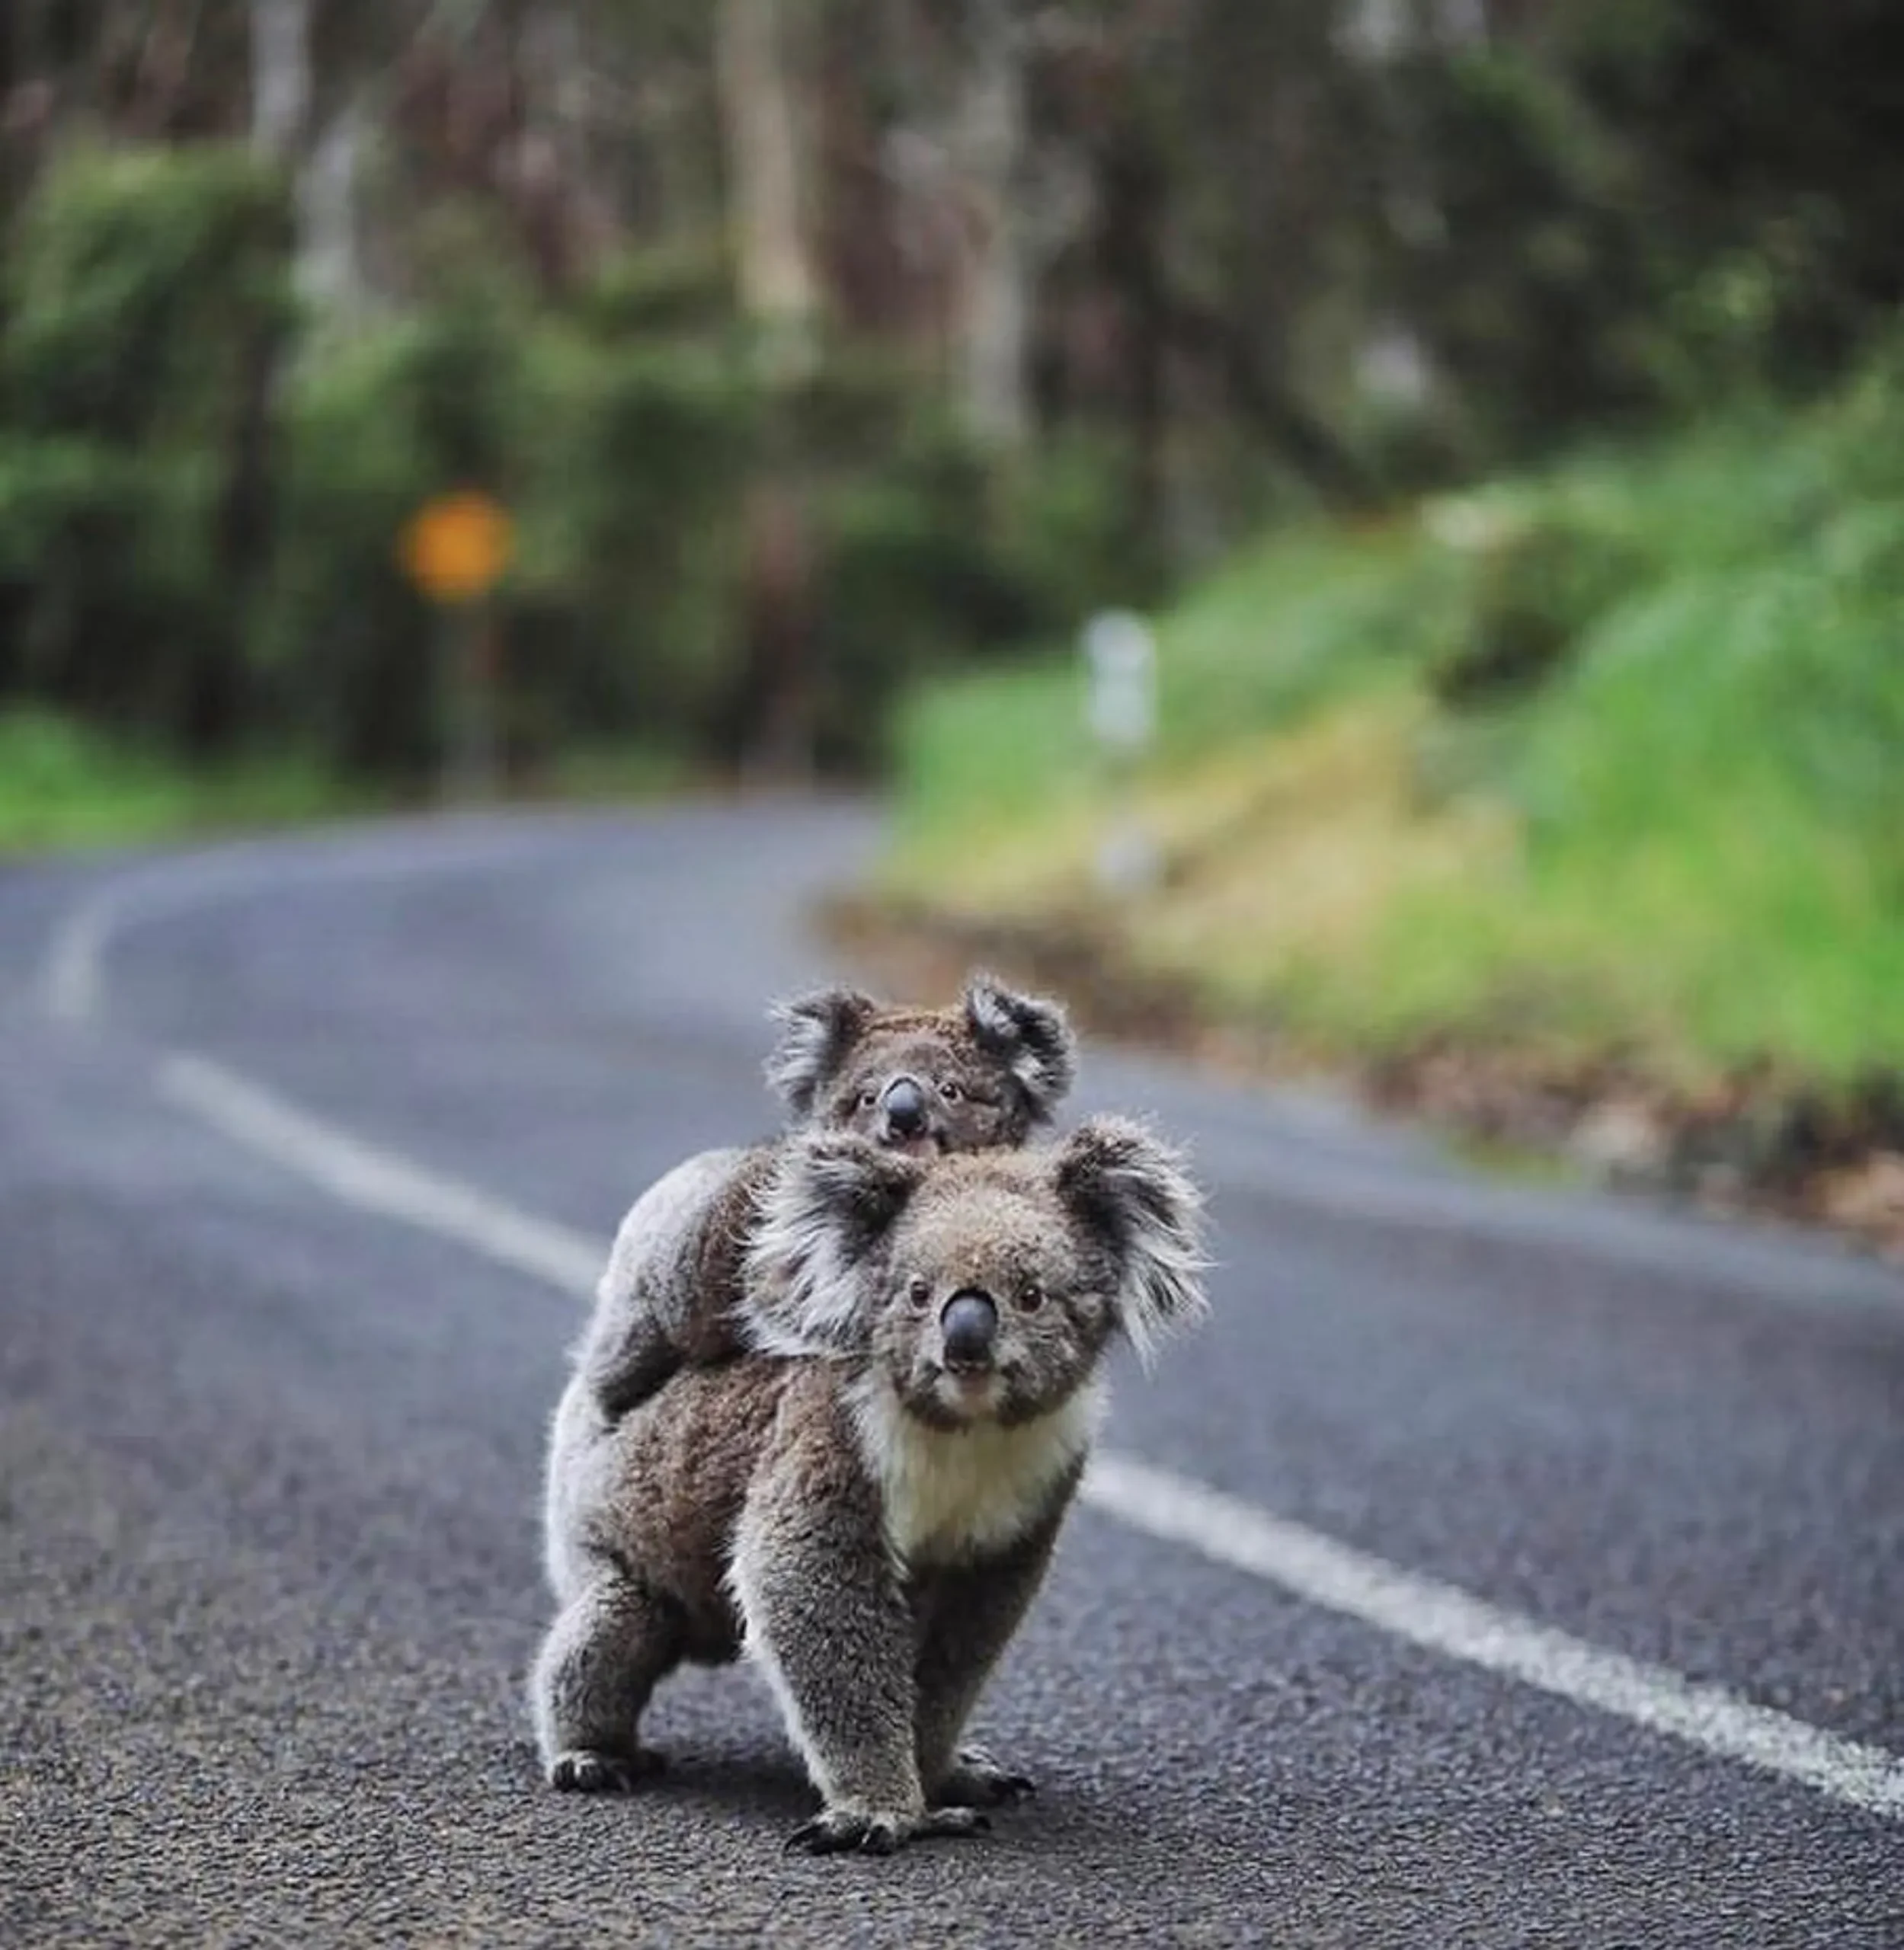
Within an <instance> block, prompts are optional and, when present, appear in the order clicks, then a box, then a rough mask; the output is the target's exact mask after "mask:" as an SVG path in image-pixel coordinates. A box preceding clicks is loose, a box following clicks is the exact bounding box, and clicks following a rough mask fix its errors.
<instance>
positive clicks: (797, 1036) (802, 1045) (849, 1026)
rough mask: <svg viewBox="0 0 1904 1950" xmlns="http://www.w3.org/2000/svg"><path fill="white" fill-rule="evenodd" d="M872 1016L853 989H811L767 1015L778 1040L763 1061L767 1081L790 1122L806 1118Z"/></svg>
mask: <svg viewBox="0 0 1904 1950" xmlns="http://www.w3.org/2000/svg"><path fill="white" fill-rule="evenodd" d="M878 1011H879V1005H878V1003H877V1002H875V1001H874V1000H873V999H872V996H862V994H861V993H859V990H858V989H815V990H814V992H813V993H811V995H805V996H794V997H793V998H792V999H791V1000H790V1001H787V1002H776V1003H775V1004H774V1005H773V1009H771V1010H770V1011H769V1014H770V1015H771V1016H772V1018H773V1020H774V1021H776V1022H777V1023H778V1024H779V1025H780V1040H779V1042H778V1043H777V1044H775V1045H774V1049H773V1054H772V1055H771V1056H770V1057H768V1058H767V1060H766V1073H767V1082H768V1083H769V1084H770V1085H771V1086H772V1087H773V1089H774V1090H775V1091H776V1092H778V1093H779V1096H780V1097H781V1098H782V1101H784V1102H785V1103H786V1107H787V1108H788V1109H789V1110H790V1111H792V1113H793V1114H794V1115H795V1117H802V1118H804V1117H808V1116H809V1115H810V1114H811V1112H812V1110H813V1104H814V1098H816V1097H817V1096H818V1095H819V1093H820V1092H821V1088H823V1087H824V1085H825V1084H826V1082H827V1079H828V1078H830V1077H831V1076H834V1074H836V1073H837V1071H838V1069H839V1068H840V1065H841V1064H842V1063H844V1062H845V1061H846V1053H847V1051H848V1050H850V1049H851V1048H852V1047H853V1044H856V1042H858V1041H859V1038H860V1037H862V1035H864V1034H866V1025H867V1024H868V1023H869V1022H870V1021H872V1018H873V1017H874V1016H875V1015H877V1014H878Z"/></svg>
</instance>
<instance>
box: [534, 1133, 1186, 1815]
mask: <svg viewBox="0 0 1904 1950" xmlns="http://www.w3.org/2000/svg"><path fill="white" fill-rule="evenodd" d="M1199 1221H1200V1200H1199V1198H1198V1194H1197V1192H1196V1190H1195V1188H1194V1187H1193V1185H1192V1184H1191V1182H1190V1181H1189V1178H1187V1177H1186V1175H1185V1173H1184V1171H1183V1169H1182V1165H1181V1164H1180V1162H1179V1160H1178V1159H1177V1158H1176V1156H1175V1154H1174V1153H1173V1152H1171V1151H1170V1150H1169V1149H1166V1147H1165V1146H1163V1145H1162V1144H1160V1143H1159V1142H1157V1140H1155V1139H1154V1138H1153V1137H1151V1136H1150V1135H1149V1134H1148V1133H1146V1132H1145V1131H1144V1130H1143V1129H1141V1127H1138V1126H1137V1125H1135V1124H1130V1123H1128V1122H1125V1121H1124V1120H1120V1119H1116V1118H1109V1117H1106V1118H1099V1119H1096V1120H1093V1121H1090V1122H1088V1123H1086V1124H1083V1126H1081V1127H1080V1128H1079V1129H1078V1130H1077V1132H1076V1133H1074V1134H1073V1135H1072V1136H1070V1138H1068V1139H1067V1140H1065V1141H1064V1143H1061V1144H1058V1145H1054V1146H1051V1147H1049V1148H1048V1149H1037V1150H1029V1151H1019V1152H1012V1151H992V1152H971V1153H967V1154H963V1155H956V1154H955V1155H951V1156H946V1157H943V1158H939V1159H924V1158H920V1157H915V1156H907V1155H906V1154H904V1153H895V1152H891V1151H888V1150H885V1149H882V1148H880V1147H879V1146H876V1145H874V1144H872V1143H868V1142H867V1141H866V1140H864V1139H862V1138H859V1137H857V1136H852V1135H845V1134H834V1135H824V1134H823V1135H815V1136H811V1137H808V1138H807V1139H805V1140H801V1141H799V1142H798V1143H795V1144H792V1145H790V1146H787V1147H786V1149H784V1150H783V1151H782V1152H781V1153H780V1154H779V1156H778V1157H777V1158H776V1161H775V1168H774V1171H773V1175H772V1178H771V1180H770V1182H769V1184H767V1186H766V1188H765V1190H764V1191H763V1195H762V1198H761V1201H760V1219H759V1223H758V1226H757V1229H756V1231H755V1232H754V1237H753V1239H752V1241H751V1242H750V1245H749V1247H748V1250H747V1297H746V1301H745V1304H744V1308H743V1309H742V1312H741V1324H742V1326H743V1328H744V1331H745V1332H746V1333H747V1335H748V1337H749V1338H750V1340H751V1341H753V1343H754V1345H755V1346H756V1347H757V1348H758V1349H760V1353H758V1354H749V1355H744V1356H742V1357H740V1358H738V1359H737V1360H731V1361H728V1362H727V1363H724V1364H722V1365H720V1366H717V1367H688V1368H685V1369H683V1370H681V1371H680V1372H679V1373H677V1374H676V1375H675V1376H674V1377H673V1379H670V1381H669V1382H668V1383H667V1385H666V1386H664V1388H663V1389H661V1391H660V1392H659V1393H658V1394H657V1395H654V1397H653V1398H652V1399H650V1400H649V1401H648V1402H644V1403H643V1404H642V1405H640V1406H638V1407H637V1408H634V1409H632V1410H631V1411H629V1413H628V1414H627V1415H625V1416H624V1417H623V1418H622V1419H621V1420H620V1421H619V1422H618V1423H616V1424H606V1423H604V1422H603V1420H602V1419H601V1418H600V1416H599V1415H597V1414H596V1413H595V1412H594V1409H593V1408H592V1405H591V1404H590V1402H589V1400H588V1399H587V1396H586V1395H584V1394H583V1393H581V1392H578V1391H577V1390H575V1389H573V1388H571V1389H570V1391H569V1392H568V1393H567V1394H566V1395H565V1396H564V1398H563V1400H562V1406H561V1408H559V1409H558V1411H557V1415H556V1419H555V1430H554V1434H553V1437H552V1444H551V1449H550V1454H549V1477H548V1507H547V1525H548V1530H547V1542H548V1561H549V1578H550V1581H551V1583H552V1585H553V1587H554V1590H555V1597H556V1599H557V1601H558V1606H559V1610H558V1613H557V1616H556V1618H555V1622H554V1624H553V1626H552V1627H551V1629H550V1630H549V1635H548V1637H547V1639H546V1642H545V1643H544V1645H543V1646H542V1651H541V1653H540V1655H539V1658H537V1660H536V1666H535V1670H534V1673H533V1678H532V1680H531V1683H530V1696H531V1704H532V1707H533V1713H534V1717H535V1722H536V1734H537V1737H538V1740H539V1744H540V1748H541V1752H542V1762H543V1766H544V1767H545V1769H546V1773H547V1776H548V1779H549V1781H550V1782H551V1783H552V1785H555V1786H556V1787H558V1788H564V1789H626V1788H629V1787H630V1786H632V1785H634V1783H635V1782H636V1781H637V1780H638V1779H640V1777H641V1776H642V1775H643V1774H645V1773H647V1772H648V1771H649V1770H650V1769H651V1768H652V1767H653V1766H655V1765H656V1764H657V1763H656V1760H655V1757H654V1756H653V1755H651V1754H650V1753H648V1752H647V1751H645V1750H644V1749H643V1748H642V1746H641V1745H640V1743H639V1740H638V1726H639V1722H640V1719H641V1715H642V1711H643V1709H645V1706H646V1705H647V1702H648V1696H649V1695H650V1693H651V1691H652V1690H653V1689H654V1685H655V1683H656V1682H657V1681H658V1680H660V1679H661V1677H663V1676H664V1674H665V1673H667V1672H669V1671H670V1670H672V1669H673V1668H674V1667H675V1666H676V1665H677V1664H679V1663H680V1661H683V1660H690V1661H697V1662H701V1663H706V1664H718V1663H721V1662H723V1661H728V1660H731V1659H733V1658H736V1657H737V1656H738V1654H739V1653H740V1652H741V1649H742V1648H743V1646H744V1647H745V1648H746V1649H747V1651H748V1652H749V1653H750V1655H751V1656H752V1657H753V1658H754V1659H755V1660H757V1661H758V1663H759V1664H760V1666H761V1667H762V1668H763V1670H764V1671H765V1673H766V1676H767V1678H768V1679H769V1680H770V1683H772V1686H773V1690H774V1693H775V1694H776V1696H777V1698H778V1699H779V1704H780V1706H781V1709H782V1713H783V1715H784V1716H785V1718H786V1725H787V1730H788V1731H789V1734H790V1735H791V1736H792V1739H793V1741H794V1744H795V1746H796V1747H798V1749H799V1750H800V1753H801V1756H802V1759H803V1760H805V1763H806V1767H807V1771H808V1775H809V1776H810V1777H811V1780H812V1782H813V1783H814V1786H815V1788H817V1789H818V1791H819V1792H820V1795H821V1798H822V1801H823V1804H824V1805H823V1806H822V1808H821V1811H820V1812H819V1814H818V1815H817V1816H816V1817H814V1819H813V1820H812V1821H809V1822H808V1823H807V1824H805V1826H804V1827H802V1828H800V1829H799V1830H798V1831H797V1832H796V1833H795V1835H794V1837H792V1840H793V1841H794V1842H795V1843H798V1844H800V1845H801V1846H805V1847H806V1848H808V1849H812V1850H814V1851H815V1852H816V1853H824V1852H827V1851H830V1850H834V1849H849V1848H862V1849H869V1850H872V1851H873V1852H875V1853H889V1852H890V1851H891V1850H892V1849H894V1848H896V1847H898V1846H899V1845H900V1844H901V1843H903V1842H905V1841H908V1840H913V1839H914V1838H916V1837H921V1836H926V1835H939V1834H966V1833H971V1832H972V1830H974V1829H976V1828H978V1827H983V1826H984V1825H985V1824H984V1817H983V1816H982V1815H981V1814H979V1813H978V1810H979V1809H980V1808H983V1807H985V1806H987V1805H994V1804H996V1803H997V1802H1000V1801H1007V1800H1010V1799H1012V1798H1015V1797H1016V1795H1019V1794H1020V1793H1022V1792H1026V1790H1028V1789H1029V1785H1030V1783H1029V1782H1028V1781H1026V1779H1024V1778H1023V1777H1022V1776H1019V1775H1017V1774H1014V1773H1011V1772H1010V1771H1008V1770H1007V1769H1004V1768H1003V1767H1000V1766H998V1765H997V1763H995V1762H994V1761H993V1760H990V1758H989V1757H987V1756H986V1755H985V1754H984V1753H982V1752H981V1751H980V1750H977V1749H973V1748H964V1749H962V1747H961V1746H960V1744H959V1737H960V1734H961V1732H962V1729H963V1728H964V1726H965V1721H966V1718H967V1716H968V1715H969V1713H970V1712H971V1709H972V1706H973V1705H974V1702H975V1701H976V1700H977V1699H978V1694H979V1691H980V1689H981V1687H982V1686H984V1683H985V1680H986V1678H987V1675H988V1674H989V1673H990V1671H991V1669H992V1667H993V1665H994V1663H995V1662H996V1661H997V1658H998V1657H999V1655H1000V1653H1001V1652H1002V1651H1003V1649H1004V1647H1005V1645H1006V1642H1007V1641H1008V1640H1009V1639H1010V1637H1011V1635H1012V1633H1013V1631H1014V1630H1015V1629H1016V1627H1017V1625H1018V1622H1019V1619H1020V1618H1021V1617H1022V1616H1023V1613H1024V1611H1025V1609H1026V1606H1027V1605H1028V1604H1029V1603H1030V1601H1031V1599H1032V1595H1033V1594H1034V1593H1035V1591H1036V1590H1037V1588H1038V1584H1039V1581H1040V1580H1041V1579H1042V1577H1043V1575H1044V1572H1045V1566H1046V1564H1047V1563H1048V1560H1049V1558H1050V1556H1051V1547H1052V1545H1053V1543H1054V1541H1055V1539H1056V1537H1057V1535H1058V1528H1059V1526H1060V1524H1061V1523H1062V1521H1063V1519H1064V1513H1065V1510H1066V1509H1067V1507H1068V1506H1069V1504H1070V1500H1071V1497H1072V1494H1073V1492H1074V1491H1075V1490H1076V1488H1077V1482H1078V1478H1079V1477H1080V1474H1081V1473H1082V1471H1083V1466H1084V1460H1085V1456H1086V1452H1087V1451H1088V1450H1089V1448H1090V1443H1091V1441H1092V1439H1093V1434H1094V1433H1095V1431H1096V1425H1097V1422H1098V1419H1099V1414H1100V1411H1101V1409H1102V1405H1103V1394H1104V1383H1103V1377H1102V1358H1103V1356H1104V1354H1105V1351H1106V1348H1107V1347H1109V1344H1111V1342H1112V1340H1113V1338H1115V1336H1117V1335H1119V1334H1120V1333H1121V1334H1123V1335H1126V1336H1128V1338H1130V1339H1131V1341H1134V1343H1135V1344H1136V1345H1137V1346H1138V1349H1139V1351H1141V1352H1144V1353H1147V1352H1148V1351H1150V1348H1151V1347H1153V1346H1154V1344H1156V1343H1157V1341H1158V1340H1159V1339H1160V1337H1161V1336H1162V1335H1163V1333H1164V1332H1165V1331H1166V1330H1167V1329H1169V1328H1172V1327H1173V1326H1175V1325H1178V1324H1179V1323H1181V1322H1185V1321H1186V1320H1188V1319H1191V1318H1192V1317H1193V1316H1195V1315H1197V1314H1198V1313H1199V1312H1201V1311H1202V1308H1203V1306H1204V1296H1203V1292H1202V1285H1201V1281H1200V1274H1201V1271H1202V1265H1203V1260H1202V1253H1201V1251H1200V1247H1199V1240H1198V1233H1199Z"/></svg>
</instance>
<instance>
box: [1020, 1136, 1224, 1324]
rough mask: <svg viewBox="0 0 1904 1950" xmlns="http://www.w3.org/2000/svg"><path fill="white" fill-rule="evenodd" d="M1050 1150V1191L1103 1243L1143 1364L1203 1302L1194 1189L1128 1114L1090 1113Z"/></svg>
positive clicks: (1177, 1163)
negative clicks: (1052, 1179)
mask: <svg viewBox="0 0 1904 1950" xmlns="http://www.w3.org/2000/svg"><path fill="white" fill-rule="evenodd" d="M1053 1155H1054V1159H1055V1161H1056V1163H1055V1169H1056V1172H1057V1184H1058V1196H1059V1197H1060V1198H1061V1199H1062V1200H1064V1204H1066V1206H1067V1207H1069V1208H1070V1211H1071V1212H1072V1213H1073V1214H1074V1216H1076V1217H1077V1220H1079V1221H1080V1223H1082V1224H1083V1226H1085V1228H1086V1229H1087V1230H1088V1231H1089V1232H1092V1233H1093V1234H1094V1235H1095V1236H1096V1237H1097V1239H1099V1241H1101V1242H1102V1244H1103V1245H1104V1246H1105V1247H1106V1248H1107V1250H1108V1251H1109V1254H1110V1255H1111V1259H1112V1264H1114V1265H1115V1267H1116V1268H1117V1272H1118V1285H1117V1290H1116V1293H1115V1296H1114V1300H1113V1304H1114V1306H1115V1309H1116V1312H1117V1316H1118V1325H1120V1326H1122V1328H1123V1329H1124V1331H1125V1333H1127V1334H1128V1335H1129V1336H1130V1337H1131V1344H1132V1345H1133V1346H1134V1347H1135V1348H1136V1349H1137V1351H1138V1357H1139V1358H1140V1359H1141V1360H1144V1362H1145V1363H1148V1362H1149V1360H1150V1357H1151V1356H1152V1355H1153V1354H1154V1353H1155V1352H1156V1351H1157V1346H1158V1344H1159V1343H1160V1341H1162V1340H1163V1338H1164V1337H1165V1335H1167V1334H1169V1333H1170V1331H1172V1330H1173V1328H1178V1327H1182V1326H1186V1325H1189V1323H1190V1322H1192V1321H1194V1320H1195V1319H1198V1318H1199V1317H1200V1316H1201V1315H1202V1313H1203V1312H1204V1311H1205V1308H1206V1307H1207V1306H1208V1304H1209V1303H1208V1299H1207V1298H1206V1297H1205V1293H1204V1290H1203V1281H1202V1277H1201V1276H1202V1273H1203V1271H1204V1269H1205V1267H1206V1266H1208V1264H1209V1261H1208V1259H1207V1258H1205V1255H1204V1252H1203V1242H1202V1218H1203V1197H1202V1194H1201V1193H1200V1192H1199V1191H1198V1190H1197V1188H1196V1187H1195V1185H1194V1184H1192V1182H1191V1181H1190V1178H1189V1174H1188V1173H1187V1172H1186V1171H1185V1170H1184V1168H1183V1161H1182V1158H1181V1156H1179V1154H1178V1153H1177V1152H1175V1151H1173V1150H1172V1149H1170V1146H1167V1145H1166V1144H1164V1143H1161V1142H1160V1140H1157V1138H1155V1137H1153V1136H1151V1135H1150V1133H1149V1132H1148V1131H1147V1130H1145V1129H1144V1127H1143V1126H1142V1125H1141V1124H1132V1123H1131V1122H1130V1121H1129V1120H1128V1119H1126V1118H1123V1117H1093V1118H1090V1119H1089V1120H1087V1121H1086V1122H1085V1123H1083V1124H1080V1125H1079V1127H1077V1130H1075V1131H1074V1132H1073V1133H1071V1135H1070V1136H1069V1137H1068V1138H1067V1139H1066V1140H1065V1141H1064V1143H1063V1144H1061V1145H1060V1146H1058V1149H1057V1150H1056V1151H1055V1152H1054V1154H1053Z"/></svg>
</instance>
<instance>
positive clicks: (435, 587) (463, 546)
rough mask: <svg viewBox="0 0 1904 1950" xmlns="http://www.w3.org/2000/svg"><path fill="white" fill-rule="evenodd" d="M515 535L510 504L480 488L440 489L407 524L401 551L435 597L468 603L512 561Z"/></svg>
mask: <svg viewBox="0 0 1904 1950" xmlns="http://www.w3.org/2000/svg"><path fill="white" fill-rule="evenodd" d="M514 539H515V529H514V523H511V521H510V519H509V514H508V511H507V509H505V508H504V507H502V506H501V503H499V502H498V501H496V500H494V499H493V498H492V497H491V496H489V495H488V494H483V493H482V492H481V491H478V490H477V489H475V488H465V489H462V490H459V491H458V492H456V493H455V494H439V495H437V497H435V499H434V500H428V501H426V502H424V504H423V506H422V507H420V508H419V509H418V510H417V512H416V513H414V515H412V516H411V517H410V519H408V521H407V522H405V523H404V525H403V532H402V535H400V536H398V541H397V552H398V557H399V558H400V559H401V560H402V563H403V566H404V568H405V571H406V573H407V574H408V576H409V577H410V580H411V581H412V582H414V583H415V584H416V586H417V587H418V588H419V589H420V590H422V591H423V593H424V595H425V596H428V597H429V598H430V600H431V601H432V602H433V603H468V602H471V601H472V600H473V599H475V597H477V596H482V595H484V594H485V593H487V592H488V590H490V589H491V588H492V587H494V584H495V581H496V578H497V577H498V576H500V575H501V574H502V572H503V571H504V569H505V568H507V567H508V566H509V555H510V548H511V546H512V545H513V544H514Z"/></svg>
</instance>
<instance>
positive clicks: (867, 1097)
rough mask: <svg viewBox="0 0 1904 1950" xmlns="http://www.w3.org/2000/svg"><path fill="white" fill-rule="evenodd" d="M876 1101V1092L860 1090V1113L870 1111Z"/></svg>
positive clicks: (877, 1094)
mask: <svg viewBox="0 0 1904 1950" xmlns="http://www.w3.org/2000/svg"><path fill="white" fill-rule="evenodd" d="M878 1101H879V1093H878V1091H876V1090H862V1091H861V1092H860V1093H859V1108H860V1109H861V1110H862V1111H870V1110H871V1109H872V1107H873V1106H874V1104H876V1103H878Z"/></svg>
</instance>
